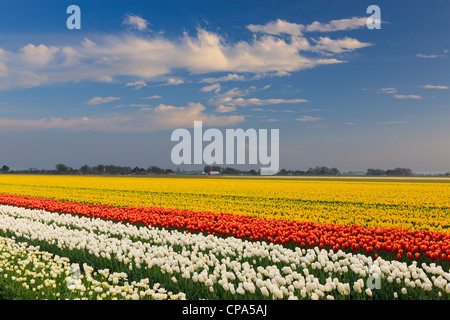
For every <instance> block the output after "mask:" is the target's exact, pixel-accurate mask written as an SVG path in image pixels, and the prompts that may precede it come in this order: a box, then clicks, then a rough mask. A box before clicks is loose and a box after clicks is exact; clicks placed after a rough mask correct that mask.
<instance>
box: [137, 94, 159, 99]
mask: <svg viewBox="0 0 450 320" xmlns="http://www.w3.org/2000/svg"><path fill="white" fill-rule="evenodd" d="M161 98H162V97H161V96H157V95H154V96H149V97H143V98H141V99H142V100H149V99H161Z"/></svg>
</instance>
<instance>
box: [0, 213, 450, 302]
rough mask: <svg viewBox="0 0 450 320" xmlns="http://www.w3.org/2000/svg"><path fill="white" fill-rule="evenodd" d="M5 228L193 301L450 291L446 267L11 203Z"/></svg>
mask: <svg viewBox="0 0 450 320" xmlns="http://www.w3.org/2000/svg"><path fill="white" fill-rule="evenodd" d="M0 231H1V232H3V233H4V234H13V235H14V236H16V237H20V238H21V239H26V240H27V241H31V242H33V243H43V244H48V245H51V246H53V247H54V248H58V250H61V252H68V251H70V252H78V253H79V254H82V255H83V257H84V256H85V255H86V254H87V255H88V256H90V257H95V258H96V259H97V260H98V261H106V265H107V264H108V263H109V264H110V265H111V268H114V270H115V271H117V272H119V271H120V272H124V271H126V272H127V273H128V274H133V275H134V276H139V275H141V276H143V277H145V276H146V277H148V278H157V279H161V280H162V281H160V282H162V283H163V285H164V286H165V287H166V288H167V289H169V286H170V287H171V288H177V289H178V290H179V291H183V292H185V293H186V294H187V297H188V298H189V297H192V296H195V295H194V294H193V293H194V292H200V293H201V295H202V297H205V298H212V299H214V298H227V299H233V298H246V299H251V298H271V299H283V298H284V299H285V298H288V299H298V298H306V299H335V298H339V299H340V298H356V299H359V298H361V299H365V298H370V297H377V298H383V299H393V298H403V297H416V298H421V297H425V298H444V299H448V298H449V294H450V273H449V272H448V271H445V270H443V269H442V267H441V266H437V265H435V264H430V265H426V264H424V263H423V264H421V265H420V266H419V265H418V264H417V263H416V262H415V261H414V262H412V263H410V264H407V263H405V262H399V261H387V260H384V259H382V258H378V259H376V260H373V259H372V258H371V257H369V256H364V255H361V254H352V253H345V252H343V251H338V252H333V251H331V250H330V251H327V250H324V249H322V250H320V249H319V248H318V247H315V248H314V249H301V248H295V250H292V249H289V248H286V247H283V246H282V245H279V244H273V243H266V242H261V241H247V240H242V239H237V238H233V237H226V238H221V237H216V236H212V235H208V236H205V235H203V234H186V233H183V232H178V231H175V230H171V231H169V230H165V229H160V228H152V227H138V226H134V225H131V224H121V223H115V222H112V221H106V220H102V219H91V218H87V217H83V216H76V215H70V214H58V213H50V212H46V211H42V210H29V209H24V208H17V207H10V206H0ZM73 256H75V254H74V255H73ZM116 269H118V270H116ZM155 270H156V271H155ZM111 271H113V270H111ZM173 291H175V290H173Z"/></svg>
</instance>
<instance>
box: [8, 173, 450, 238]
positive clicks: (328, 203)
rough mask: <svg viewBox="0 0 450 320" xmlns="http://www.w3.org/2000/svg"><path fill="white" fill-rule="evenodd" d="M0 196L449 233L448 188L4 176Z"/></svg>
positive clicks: (330, 182) (399, 183)
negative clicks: (7, 195)
mask: <svg viewBox="0 0 450 320" xmlns="http://www.w3.org/2000/svg"><path fill="white" fill-rule="evenodd" d="M0 193H3V194H20V195H26V196H32V197H43V198H49V199H58V200H65V201H76V202H81V203H91V204H107V205H114V206H131V207H136V206H157V207H165V208H173V209H189V210H194V211H211V212H228V213H236V214H244V215H252V216H259V217H266V218H277V219H289V220H299V221H312V222H319V223H334V224H345V225H349V224H358V225H362V226H365V227H373V226H378V227H401V228H406V229H424V230H433V231H438V232H449V230H450V183H446V182H434V183H433V182H426V183H425V182H417V181H399V180H390V181H370V182H369V181H363V180H342V181H339V180H327V179H322V180H313V181H312V180H294V179H245V178H227V179H224V178H216V177H214V178H211V177H199V178H192V177H189V178H187V177H183V178H181V177H180V178H179V177H170V178H169V177H92V176H91V177H84V176H19V175H2V176H0Z"/></svg>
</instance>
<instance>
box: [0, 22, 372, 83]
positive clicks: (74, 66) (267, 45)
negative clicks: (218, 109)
mask: <svg viewBox="0 0 450 320" xmlns="http://www.w3.org/2000/svg"><path fill="white" fill-rule="evenodd" d="M133 17H135V16H131V15H130V16H129V17H128V18H127V19H128V20H127V19H126V20H125V21H127V22H126V23H130V24H132V25H133V26H135V27H136V28H143V25H142V24H139V23H138V21H140V20H139V19H132V18H133ZM141 19H142V18H141ZM133 21H134V22H133ZM133 23H134V24H133ZM292 25H295V24H291V25H289V24H286V26H292ZM279 26H281V25H280V24H279ZM286 30H288V29H286ZM280 32H281V31H280ZM292 32H294V31H292ZM294 33H295V32H294ZM91 37H92V39H87V38H85V39H84V40H83V41H81V42H80V43H78V44H76V43H75V44H70V46H68V45H65V46H62V47H58V46H55V45H47V44H38V45H35V44H28V45H26V46H25V47H23V48H22V49H20V50H19V51H18V52H5V51H4V50H2V51H0V89H10V88H14V87H17V86H19V87H20V86H28V87H29V86H38V85H42V84H52V83H63V82H69V81H77V82H79V81H84V80H94V81H102V82H111V81H112V79H115V80H116V81H117V79H119V78H120V77H124V76H127V77H135V78H139V79H141V80H142V81H143V82H145V83H147V84H148V81H151V80H155V81H156V80H157V79H161V77H167V76H169V75H171V74H173V73H174V72H176V71H182V72H188V73H190V74H207V73H212V72H215V73H218V72H224V73H227V74H228V75H227V76H223V77H218V78H215V79H214V78H204V79H203V80H202V82H205V83H214V82H220V81H242V80H245V79H244V77H243V76H241V75H238V74H239V73H254V74H255V76H258V77H261V76H265V75H278V76H285V75H289V74H290V73H292V72H296V71H300V70H305V69H310V68H315V67H317V66H320V65H328V64H337V63H343V62H345V61H343V60H339V59H336V58H334V57H329V58H323V57H321V56H314V54H312V53H323V52H327V53H328V54H329V55H332V54H334V53H341V52H344V51H351V50H355V49H359V48H363V47H365V46H369V45H370V44H366V43H362V42H359V41H358V40H357V39H351V38H344V39H338V40H332V39H329V38H321V39H319V40H316V42H315V43H312V44H310V43H309V41H308V40H307V39H305V38H302V37H300V36H295V35H293V36H291V39H289V40H286V39H283V38H282V37H280V36H278V35H270V34H262V35H258V36H255V37H253V38H252V39H250V40H249V41H244V40H240V41H233V40H231V41H228V40H227V39H226V38H224V37H222V36H221V35H220V34H218V33H214V32H209V31H206V30H203V29H198V30H197V32H196V34H195V35H190V34H188V33H184V34H183V36H181V37H179V38H173V39H171V38H168V37H166V36H164V35H161V34H153V35H152V36H149V35H146V36H142V35H136V34H130V33H125V34H117V35H97V36H91ZM0 50H1V49H0ZM302 52H306V53H307V55H305V54H303V53H302ZM27 73H28V74H30V75H31V81H30V80H29V79H27ZM182 81H183V80H181V79H178V78H177V77H176V76H175V77H173V78H170V79H169V80H168V82H167V83H166V84H174V85H176V84H181V83H183V82H182ZM130 84H131V83H130Z"/></svg>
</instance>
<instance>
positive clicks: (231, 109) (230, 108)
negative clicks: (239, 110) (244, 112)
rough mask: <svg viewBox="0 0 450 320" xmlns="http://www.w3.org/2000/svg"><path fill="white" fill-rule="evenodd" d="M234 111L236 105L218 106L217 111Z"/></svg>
mask: <svg viewBox="0 0 450 320" xmlns="http://www.w3.org/2000/svg"><path fill="white" fill-rule="evenodd" d="M232 111H236V107H231V106H228V107H226V106H218V107H217V108H216V112H218V113H227V112H232Z"/></svg>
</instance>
